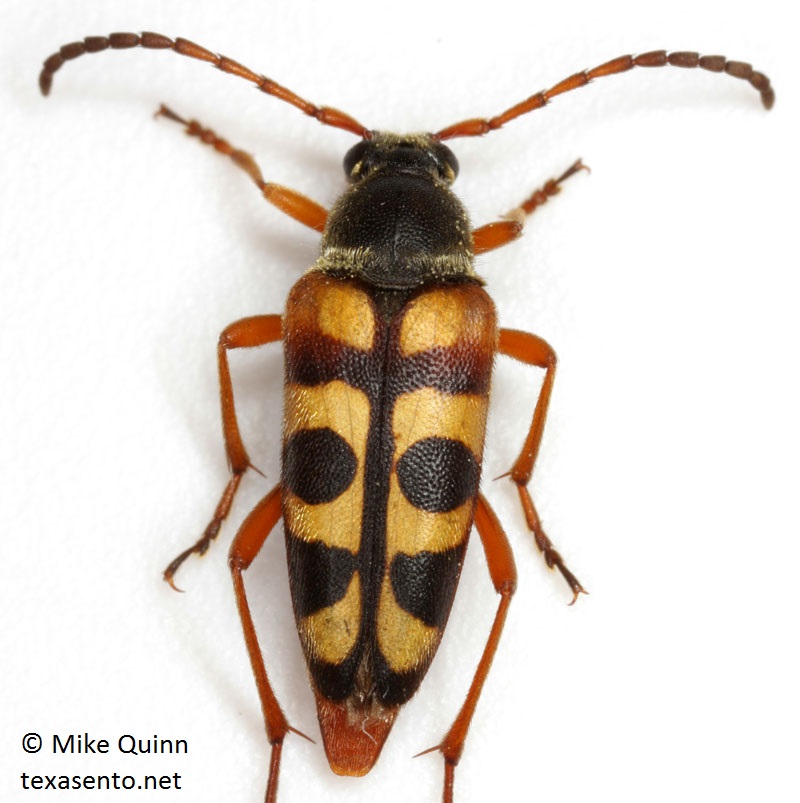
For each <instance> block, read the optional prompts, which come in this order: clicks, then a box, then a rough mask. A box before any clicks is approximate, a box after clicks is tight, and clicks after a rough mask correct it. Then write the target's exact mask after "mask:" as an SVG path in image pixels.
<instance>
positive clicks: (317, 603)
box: [286, 536, 357, 621]
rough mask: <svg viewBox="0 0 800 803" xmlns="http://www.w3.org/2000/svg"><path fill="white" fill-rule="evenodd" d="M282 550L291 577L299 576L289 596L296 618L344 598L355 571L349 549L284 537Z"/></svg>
mask: <svg viewBox="0 0 800 803" xmlns="http://www.w3.org/2000/svg"><path fill="white" fill-rule="evenodd" d="M286 551H287V557H288V560H289V571H290V572H291V574H292V576H293V577H302V578H303V582H302V584H298V585H297V586H296V587H295V589H294V594H293V597H292V599H293V602H294V612H295V616H296V617H297V620H298V621H300V620H301V619H303V618H305V617H306V616H310V615H311V614H312V613H316V612H317V611H321V610H322V609H323V608H327V607H328V606H329V605H333V604H335V603H337V602H338V601H339V600H340V599H342V597H344V595H345V592H346V591H347V587H348V586H349V585H350V581H351V580H352V579H353V572H354V571H355V570H356V562H357V559H356V556H355V555H354V554H353V553H352V552H350V551H348V550H347V549H338V548H336V547H329V546H326V545H325V544H321V543H319V542H317V541H311V542H309V541H303V540H301V539H300V538H295V537H294V536H291V537H289V538H287V539H286Z"/></svg>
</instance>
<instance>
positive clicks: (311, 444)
mask: <svg viewBox="0 0 800 803" xmlns="http://www.w3.org/2000/svg"><path fill="white" fill-rule="evenodd" d="M357 465H358V462H357V460H356V456H355V453H354V452H353V450H352V448H351V447H350V444H349V443H348V442H347V441H346V440H345V439H344V438H343V437H342V436H341V435H339V434H337V433H336V432H334V431H333V430H332V429H329V428H328V427H324V428H322V429H301V430H300V431H299V432H295V433H294V435H292V436H291V437H290V438H289V440H288V441H287V442H286V443H285V444H284V447H283V482H284V484H285V485H286V487H288V488H289V490H290V491H291V492H292V493H293V494H295V496H299V497H300V498H301V499H302V500H303V501H304V502H307V503H308V504H309V505H319V504H322V503H323V502H332V501H333V500H334V499H336V498H337V497H338V496H341V495H342V494H343V493H344V492H345V491H346V490H347V489H348V488H349V487H350V483H351V482H352V481H353V477H355V475H356V467H357Z"/></svg>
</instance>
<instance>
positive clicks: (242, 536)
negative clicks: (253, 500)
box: [228, 485, 311, 803]
mask: <svg viewBox="0 0 800 803" xmlns="http://www.w3.org/2000/svg"><path fill="white" fill-rule="evenodd" d="M280 517H281V489H280V485H276V486H275V487H274V488H273V489H272V490H271V491H270V492H269V493H268V494H267V495H266V496H265V497H264V498H263V499H262V500H261V501H260V502H259V503H258V505H257V506H256V508H255V509H254V510H253V512H252V513H251V514H250V515H249V516H248V517H247V518H246V519H245V521H244V524H242V527H241V529H240V530H239V532H238V533H237V535H236V538H234V540H233V544H232V545H231V551H230V556H229V559H228V563H229V565H230V569H231V576H232V577H233V588H234V591H235V593H236V605H237V607H238V608H239V617H240V619H241V620H242V629H243V630H244V640H245V643H246V644H247V652H248V654H249V656H250V665H251V666H252V667H253V676H254V677H255V680H256V687H257V688H258V696H259V698H260V700H261V710H262V711H263V713H264V724H265V726H266V730H267V739H268V740H269V743H270V745H271V746H272V750H271V755H270V762H269V780H268V781H267V793H266V796H265V803H275V799H276V796H277V794H278V773H279V771H280V763H281V750H282V749H283V740H284V739H285V738H286V734H287V733H288V732H289V731H293V732H294V733H297V734H298V735H300V736H303V737H304V738H306V739H308V736H306V735H305V734H304V733H300V731H298V730H296V729H295V728H293V727H292V726H291V725H289V723H288V722H287V721H286V717H285V715H284V713H283V711H282V710H281V706H280V703H279V702H278V699H277V698H276V697H275V693H274V692H273V691H272V686H271V684H270V682H269V678H268V677H267V670H266V668H265V666H264V658H263V655H262V653H261V648H260V647H259V645H258V638H257V637H256V631H255V627H254V626H253V617H252V616H251V614H250V606H249V605H248V604H247V594H246V592H245V588H244V578H243V576H242V574H243V572H244V571H245V570H246V569H247V568H248V567H249V566H250V564H251V563H252V562H253V560H254V559H255V557H256V555H258V553H259V552H260V551H261V547H263V546H264V542H265V541H266V540H267V536H268V535H269V534H270V533H271V532H272V530H273V528H274V527H275V525H276V524H277V523H278V519H280ZM309 741H311V740H309Z"/></svg>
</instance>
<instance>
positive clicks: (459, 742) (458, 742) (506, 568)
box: [425, 494, 517, 803]
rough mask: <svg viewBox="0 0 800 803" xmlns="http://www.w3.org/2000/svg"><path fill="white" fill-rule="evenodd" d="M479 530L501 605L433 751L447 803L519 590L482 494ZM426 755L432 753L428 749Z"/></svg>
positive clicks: (503, 539)
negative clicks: (469, 679)
mask: <svg viewBox="0 0 800 803" xmlns="http://www.w3.org/2000/svg"><path fill="white" fill-rule="evenodd" d="M475 527H476V529H477V530H478V534H479V535H480V537H481V543H482V544H483V551H484V553H485V554H486V563H487V564H488V567H489V574H490V576H491V578H492V584H493V585H494V588H495V591H497V593H498V594H499V595H500V604H499V605H498V607H497V613H496V614H495V617H494V622H493V623H492V629H491V630H490V631H489V638H488V639H487V641H486V646H485V647H484V648H483V654H482V655H481V659H480V661H479V662H478V668H477V669H476V670H475V675H474V677H473V678H472V683H471V684H470V687H469V691H468V692H467V697H466V699H465V700H464V704H463V705H462V706H461V710H460V711H459V712H458V716H457V717H456V718H455V721H454V722H453V724H452V725H451V726H450V730H449V731H448V732H447V735H446V736H445V737H444V739H443V740H442V742H441V744H439V745H437V746H436V747H433V748H431V750H439V751H441V753H442V755H443V756H444V793H443V801H444V803H453V779H454V776H455V770H456V765H457V764H458V762H459V759H460V758H461V754H462V752H463V750H464V741H465V739H466V738H467V731H468V730H469V726H470V723H471V722H472V717H473V715H474V714H475V708H476V706H477V705H478V699H479V698H480V696H481V692H482V691H483V684H484V683H485V682H486V677H487V675H488V674H489V670H490V669H491V667H492V659H493V658H494V654H495V652H496V651H497V645H498V644H499V642H500V635H501V633H502V632H503V625H504V624H505V621H506V614H507V613H508V606H509V604H510V603H511V597H512V595H513V594H514V591H515V589H516V587H517V568H516V566H515V565H514V555H513V553H512V552H511V545H510V544H509V543H508V538H507V537H506V534H505V533H504V532H503V527H502V525H501V524H500V521H499V520H498V518H497V516H496V515H495V513H494V511H493V510H492V508H491V507H490V506H489V503H488V502H487V501H486V499H484V497H483V496H482V495H481V494H479V495H478V503H477V505H476V507H475ZM425 752H430V751H429V750H426V751H425Z"/></svg>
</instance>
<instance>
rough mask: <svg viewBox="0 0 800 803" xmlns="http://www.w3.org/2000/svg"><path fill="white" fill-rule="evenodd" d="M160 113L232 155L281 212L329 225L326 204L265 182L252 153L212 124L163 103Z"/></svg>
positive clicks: (310, 224) (307, 222)
mask: <svg viewBox="0 0 800 803" xmlns="http://www.w3.org/2000/svg"><path fill="white" fill-rule="evenodd" d="M156 117H166V118H167V119H168V120H173V121H174V122H176V123H180V124H181V125H182V126H184V127H185V129H186V133H187V134H188V135H189V136H190V137H197V138H198V139H199V140H200V141H201V142H204V143H205V144H206V145H210V146H211V147H212V148H214V150H216V151H218V152H219V153H221V154H223V155H225V156H230V158H231V159H232V160H233V162H234V163H235V164H236V166H237V167H240V168H241V169H242V170H244V172H245V173H247V175H248V176H250V178H251V179H253V182H254V183H255V185H256V186H257V187H258V188H259V189H260V190H261V192H262V194H263V195H264V198H266V199H267V200H268V201H269V202H270V203H271V204H272V205H273V206H276V207H278V209H280V210H281V212H284V213H285V214H287V215H289V217H292V218H294V219H295V220H297V221H299V222H300V223H302V224H304V225H305V226H308V227H309V228H312V229H314V231H320V232H321V231H322V230H323V229H324V228H325V221H326V220H327V219H328V210H327V209H325V207H323V206H320V204H318V203H317V202H316V201H312V200H311V199H310V198H307V197H306V196H305V195H302V194H300V193H299V192H296V191H295V190H290V189H289V188H288V187H282V186H281V185H280V184H271V183H267V182H265V181H264V176H263V175H262V173H261V168H260V167H259V166H258V164H257V163H256V160H255V159H253V157H252V156H251V155H250V154H249V153H245V152H244V151H240V150H238V149H237V148H234V147H233V145H231V144H230V143H229V142H228V141H227V140H225V139H223V138H222V137H219V136H217V135H216V134H215V133H214V132H213V131H212V130H211V129H210V128H204V127H203V126H202V125H200V123H198V122H197V120H185V119H184V118H183V117H181V116H180V115H178V114H176V113H175V112H174V111H172V109H170V108H169V107H168V106H165V105H164V104H163V103H162V104H161V106H160V108H159V109H158V111H157V112H156Z"/></svg>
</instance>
